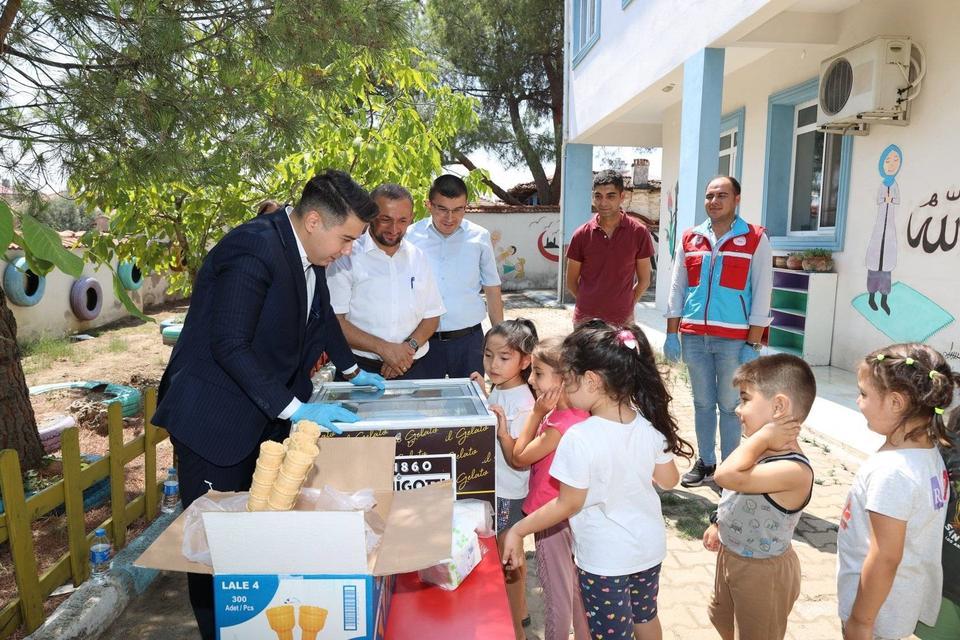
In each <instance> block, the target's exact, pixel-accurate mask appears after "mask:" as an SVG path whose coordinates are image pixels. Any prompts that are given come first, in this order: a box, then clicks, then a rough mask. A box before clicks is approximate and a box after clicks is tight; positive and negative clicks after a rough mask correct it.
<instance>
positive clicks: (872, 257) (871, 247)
mask: <svg viewBox="0 0 960 640" xmlns="http://www.w3.org/2000/svg"><path fill="white" fill-rule="evenodd" d="M902 165H903V152H902V151H901V150H900V147H898V146H897V145H895V144H891V145H888V146H887V148H886V149H884V150H883V153H881V154H880V161H879V163H878V168H879V171H880V177H881V178H882V179H883V180H882V182H881V184H880V186H879V187H878V188H877V198H876V204H877V218H876V221H875V222H874V225H873V233H872V234H871V235H870V242H869V243H868V244H867V255H866V267H867V292H868V293H869V294H870V299H869V301H868V304H869V305H870V308H871V309H873V310H874V311H878V310H879V309H881V308H882V309H883V311H884V313H886V314H887V315H890V306H889V305H888V304H887V296H888V295H890V287H891V281H892V274H893V269H894V268H895V267H896V266H897V225H896V214H897V205H899V204H900V188H899V187H898V186H897V182H896V177H897V174H898V173H900V168H901V166H902ZM878 292H879V293H880V307H879V308H878V307H877V302H876V299H875V296H876V294H877V293H878Z"/></svg>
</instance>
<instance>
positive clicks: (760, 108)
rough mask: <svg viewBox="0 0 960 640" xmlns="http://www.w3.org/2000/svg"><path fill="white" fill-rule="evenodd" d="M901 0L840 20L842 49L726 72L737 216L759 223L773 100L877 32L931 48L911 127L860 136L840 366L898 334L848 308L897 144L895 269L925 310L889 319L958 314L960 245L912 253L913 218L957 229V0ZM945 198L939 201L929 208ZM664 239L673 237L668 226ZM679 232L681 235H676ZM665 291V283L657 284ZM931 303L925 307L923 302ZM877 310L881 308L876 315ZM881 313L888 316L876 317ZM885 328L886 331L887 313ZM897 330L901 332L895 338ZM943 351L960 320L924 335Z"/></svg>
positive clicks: (674, 147)
mask: <svg viewBox="0 0 960 640" xmlns="http://www.w3.org/2000/svg"><path fill="white" fill-rule="evenodd" d="M904 6H905V5H904V3H902V2H898V1H896V0H873V1H871V2H864V3H861V4H859V5H856V6H854V7H853V8H851V9H849V10H847V11H845V12H843V13H841V14H838V15H837V19H838V20H839V21H840V34H841V35H840V41H839V44H838V45H836V46H834V47H829V48H824V47H817V48H807V49H806V50H805V51H803V50H801V49H800V48H792V49H781V50H778V51H775V52H773V53H771V54H770V55H768V56H766V57H764V58H762V59H761V60H759V61H757V62H755V63H753V64H751V65H749V66H747V67H745V68H743V69H740V70H738V71H737V72H735V73H733V74H731V75H729V76H728V77H727V78H726V81H725V84H724V99H723V110H724V112H727V111H731V110H733V109H736V108H739V107H741V106H744V107H745V108H746V123H745V131H744V146H743V147H742V148H741V153H743V176H742V183H743V198H742V201H741V214H742V215H743V217H744V218H745V219H746V220H748V221H750V222H759V221H760V216H761V209H762V201H763V179H764V151H765V145H766V139H765V138H766V126H767V99H768V96H769V95H770V94H771V93H774V92H776V91H779V90H781V89H784V88H787V87H790V86H793V85H795V84H798V83H800V82H803V81H805V80H808V79H809V78H811V77H814V76H815V75H817V74H818V70H819V62H820V60H821V59H822V58H824V57H827V56H829V55H830V54H832V53H834V52H838V51H841V50H843V49H846V48H848V47H850V46H852V45H855V44H857V43H859V42H861V41H863V40H867V39H869V38H871V37H873V36H875V35H881V34H882V35H907V36H910V37H911V38H912V39H913V40H914V41H916V42H918V43H919V44H920V45H922V46H923V48H924V49H925V51H926V55H927V76H926V79H925V80H924V83H923V91H922V93H921V95H920V97H919V98H917V99H916V100H915V101H914V102H913V103H912V111H911V114H910V124H909V125H908V126H906V127H897V126H890V125H874V126H873V127H872V128H871V131H870V135H869V136H866V137H856V138H854V144H853V158H852V173H851V182H850V198H849V204H848V211H847V223H846V232H845V245H844V250H843V251H842V252H840V253H836V254H835V255H834V259H835V263H836V271H837V273H838V289H837V304H836V316H835V322H834V334H833V356H832V363H833V364H834V365H835V366H839V367H842V368H845V369H850V370H853V369H855V368H856V366H857V363H858V362H859V361H860V359H861V358H862V357H863V356H864V355H865V354H866V353H867V352H869V351H871V350H873V349H876V348H879V347H882V346H884V345H886V344H889V343H891V342H893V341H894V340H893V338H892V337H891V336H890V335H888V334H887V333H885V332H884V331H883V330H881V329H879V328H877V326H875V325H874V324H873V323H872V322H870V321H869V320H868V319H867V317H865V316H864V314H862V313H861V312H860V311H858V310H856V309H855V308H854V307H853V306H852V301H853V299H854V298H855V297H857V296H859V295H861V294H863V293H865V292H866V276H867V272H866V266H865V264H864V259H865V253H866V246H867V243H868V240H869V237H870V234H871V231H872V229H873V225H874V221H875V218H876V212H877V207H876V204H874V203H875V199H876V192H877V189H878V187H879V186H880V175H879V173H878V169H877V164H878V160H879V155H880V153H881V151H882V150H883V149H884V148H885V147H887V145H889V144H896V145H898V146H899V147H900V148H901V149H902V151H903V155H904V162H903V168H902V170H901V171H900V173H899V175H898V176H897V184H898V186H899V189H900V195H901V204H900V206H899V208H898V210H897V213H896V218H897V220H896V236H897V242H898V263H897V266H896V268H895V270H894V271H893V281H894V283H897V282H899V283H901V284H902V285H906V286H909V287H911V288H912V289H914V290H916V292H917V293H918V294H919V297H915V298H914V301H915V302H917V304H910V305H907V306H901V307H897V306H896V305H891V306H892V309H891V311H892V315H891V317H890V319H891V320H892V319H894V318H893V315H896V316H898V317H899V318H909V319H910V322H913V323H920V322H928V321H929V320H930V319H931V316H930V313H929V309H930V306H929V303H935V304H936V305H939V306H940V307H942V308H943V309H944V310H945V311H946V312H947V313H949V314H950V315H951V316H953V317H954V318H958V319H960V291H958V289H957V284H956V274H957V271H958V270H957V267H958V266H960V242H958V243H957V245H956V246H954V247H953V248H952V249H950V250H949V251H946V252H945V251H942V250H940V249H938V250H936V251H934V252H932V253H927V252H926V251H924V249H923V247H922V246H919V247H911V246H910V245H909V243H908V240H907V226H908V221H909V219H910V215H911V213H913V216H914V221H913V227H912V228H913V233H914V235H916V233H917V231H918V228H919V223H922V222H923V221H924V220H926V219H927V218H928V217H930V216H932V217H933V221H932V223H931V227H930V229H929V231H928V237H929V238H930V239H931V240H933V239H936V238H939V236H940V225H941V220H942V219H944V216H945V219H946V224H947V240H953V237H954V235H953V232H954V230H955V229H956V228H957V226H956V225H957V224H960V199H958V200H956V201H949V200H948V198H947V193H948V192H949V193H950V194H951V196H954V197H955V196H956V195H960V171H958V170H957V166H958V157H957V156H958V155H960V121H958V118H957V106H956V105H958V104H960V83H958V82H957V75H956V61H957V60H958V59H960V39H958V38H957V34H958V33H960V3H958V2H955V1H954V0H925V1H924V2H915V3H910V7H909V11H906V10H904ZM679 120H680V109H679V105H674V106H673V107H671V108H670V109H668V110H667V111H666V112H665V113H664V114H663V127H664V152H663V192H664V197H663V198H662V205H661V220H662V221H665V220H669V218H668V215H669V214H668V198H667V193H669V192H670V191H672V189H673V185H674V183H675V182H676V176H677V169H678V164H679V159H678V157H677V153H678V150H679V126H680V122H679ZM934 193H936V194H938V206H937V207H936V208H934V207H931V206H926V207H921V205H923V204H924V203H927V202H928V201H929V200H930V199H931V196H932V195H933V194H934ZM661 225H662V226H663V227H664V231H663V237H664V239H665V238H666V229H665V227H666V225H665V224H664V223H663V222H662V223H661ZM680 231H682V230H680ZM666 246H667V243H666V242H664V241H661V243H660V247H661V249H660V250H661V264H663V265H666V264H667V262H666V261H665V260H666V259H667V251H668V249H667V248H666ZM661 271H662V273H660V274H658V276H659V279H658V290H659V291H660V292H662V293H661V295H659V296H658V300H657V303H658V306H660V307H661V308H662V307H664V306H665V304H666V291H667V287H668V286H669V276H668V275H667V273H666V272H667V271H668V269H666V268H664V269H661ZM661 285H662V286H661ZM924 298H926V299H927V300H928V301H929V302H927V301H924ZM874 313H876V312H874ZM880 313H882V312H880ZM879 320H880V321H881V324H882V325H883V326H885V327H886V328H887V329H888V330H889V329H890V327H889V325H888V324H883V323H884V322H886V321H885V320H884V319H883V318H880V319H879ZM894 333H895V332H894ZM926 342H927V343H928V344H930V345H931V346H933V347H935V348H937V349H939V350H941V351H942V352H958V351H960V321H958V320H954V321H953V322H951V323H950V324H948V325H946V326H945V327H943V328H942V329H939V330H937V331H936V332H935V333H933V335H932V336H930V337H929V339H927V340H926Z"/></svg>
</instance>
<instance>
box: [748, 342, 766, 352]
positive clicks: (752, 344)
mask: <svg viewBox="0 0 960 640" xmlns="http://www.w3.org/2000/svg"><path fill="white" fill-rule="evenodd" d="M747 344H748V345H749V346H750V348H752V349H753V350H754V351H756V352H757V353H760V352H761V351H763V344H762V343H760V342H748V343H747Z"/></svg>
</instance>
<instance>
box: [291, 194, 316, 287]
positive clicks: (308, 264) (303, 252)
mask: <svg viewBox="0 0 960 640" xmlns="http://www.w3.org/2000/svg"><path fill="white" fill-rule="evenodd" d="M285 213H286V214H287V219H289V220H290V228H291V230H292V231H293V237H294V239H295V240H296V241H297V251H299V252H300V263H301V264H302V265H303V270H304V271H306V270H307V269H309V268H310V267H312V266H313V264H312V263H311V262H310V260H309V258H307V250H306V249H304V248H303V243H302V242H300V236H298V235H297V227H296V226H295V225H294V224H293V218H292V216H293V207H291V206H290V205H287V208H286V209H285Z"/></svg>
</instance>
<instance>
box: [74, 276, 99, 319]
mask: <svg viewBox="0 0 960 640" xmlns="http://www.w3.org/2000/svg"><path fill="white" fill-rule="evenodd" d="M102 306H103V289H102V288H101V287H100V283H99V282H97V280H96V278H91V277H89V276H87V277H85V278H80V279H79V280H77V281H75V282H74V283H73V286H72V287H70V309H71V310H72V311H73V315H75V316H77V317H78V318H80V319H81V320H93V319H94V318H96V317H97V316H98V315H100V308H101V307H102Z"/></svg>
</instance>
